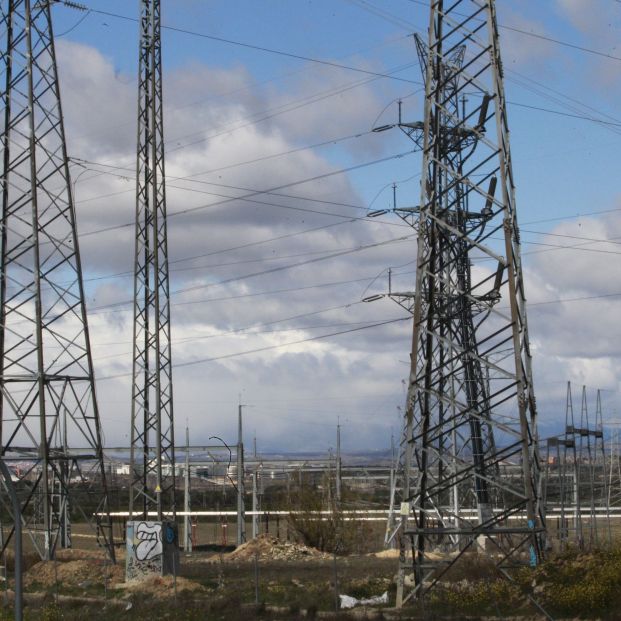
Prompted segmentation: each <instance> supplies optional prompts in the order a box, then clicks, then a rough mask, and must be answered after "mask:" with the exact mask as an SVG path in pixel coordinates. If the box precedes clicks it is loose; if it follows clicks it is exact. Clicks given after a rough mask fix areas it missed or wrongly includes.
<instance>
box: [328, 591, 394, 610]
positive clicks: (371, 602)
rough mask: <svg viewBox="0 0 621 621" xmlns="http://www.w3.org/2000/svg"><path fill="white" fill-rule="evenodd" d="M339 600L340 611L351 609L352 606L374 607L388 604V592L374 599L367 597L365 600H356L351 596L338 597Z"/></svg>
mask: <svg viewBox="0 0 621 621" xmlns="http://www.w3.org/2000/svg"><path fill="white" fill-rule="evenodd" d="M339 597H340V598H341V606H340V607H341V610H345V609H347V608H353V607H354V606H376V605H378V604H387V603H388V591H386V592H385V593H383V594H382V595H376V596H375V597H368V598H366V599H357V598H355V597H352V596H351V595H339Z"/></svg>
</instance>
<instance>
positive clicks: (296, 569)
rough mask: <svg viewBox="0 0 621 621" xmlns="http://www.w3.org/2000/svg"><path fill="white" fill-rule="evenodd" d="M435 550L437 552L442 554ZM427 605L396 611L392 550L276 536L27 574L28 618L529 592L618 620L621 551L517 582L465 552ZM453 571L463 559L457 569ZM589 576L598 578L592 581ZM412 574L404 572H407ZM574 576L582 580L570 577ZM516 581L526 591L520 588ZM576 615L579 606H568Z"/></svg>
mask: <svg viewBox="0 0 621 621" xmlns="http://www.w3.org/2000/svg"><path fill="white" fill-rule="evenodd" d="M435 560H438V561H441V560H442V559H441V558H439V557H438V558H437V559H435ZM462 560H463V561H464V562H463V563H461V564H460V566H459V569H458V570H456V571H453V570H451V574H450V576H451V577H450V579H446V580H443V581H442V582H441V583H439V584H438V586H437V587H436V588H435V589H434V591H433V593H434V595H433V596H429V597H428V598H427V599H426V600H425V602H424V603H423V604H422V605H421V604H414V605H408V606H406V607H405V608H404V609H403V610H401V611H397V610H395V609H394V608H392V606H394V601H395V591H396V583H395V575H396V572H397V558H396V553H395V552H394V551H383V552H377V553H371V554H360V555H350V556H336V557H335V556H333V555H330V554H326V553H324V552H321V551H319V550H316V549H313V548H310V547H308V546H304V545H302V544H300V543H293V542H288V541H281V540H278V539H276V538H275V537H272V536H271V535H263V536H261V537H259V538H258V539H256V540H251V541H249V542H248V543H246V544H244V545H242V546H240V547H238V548H237V549H236V550H234V551H232V552H231V551H226V549H223V550H220V551H215V552H214V551H213V550H212V551H198V552H194V553H192V554H190V555H185V554H183V553H181V565H180V572H179V575H177V576H166V577H160V576H154V577H152V578H149V579H148V580H144V581H140V582H134V583H129V584H126V583H125V581H124V578H125V567H124V553H123V550H118V554H117V561H118V562H117V564H116V565H114V564H112V563H110V561H109V560H108V558H107V557H106V555H105V554H104V553H103V551H102V550H95V549H90V550H88V549H72V550H60V551H59V552H58V554H57V558H56V560H55V561H53V562H52V561H50V562H40V561H39V562H37V561H36V559H31V560H30V561H29V566H28V568H27V571H26V572H25V575H24V587H25V619H26V621H34V620H36V621H61V620H67V621H74V620H75V621H78V620H79V621H86V620H88V621H100V620H104V619H127V620H128V621H146V620H148V621H154V620H157V619H169V620H172V621H177V620H178V621H181V620H184V621H212V620H213V621H216V620H218V621H252V620H255V619H257V620H258V619H267V620H274V621H275V620H287V621H297V620H298V619H320V618H324V619H340V620H343V621H344V620H345V619H369V620H371V619H378V620H379V619H385V620H387V621H390V620H393V619H394V620H405V619H434V620H436V619H437V620H439V619H469V620H474V619H487V620H491V619H495V620H496V621H498V620H500V619H521V620H522V621H526V620H527V619H542V618H544V617H543V616H541V615H540V614H538V613H537V611H536V609H534V608H533V607H532V606H531V605H530V604H529V603H528V601H527V598H526V597H525V596H524V593H525V592H526V591H528V592H530V593H534V594H535V595H536V596H537V597H538V598H539V599H540V601H544V602H552V603H553V604H554V605H555V606H556V607H557V610H558V611H561V612H562V613H567V614H556V613H555V614H554V615H553V618H555V619H562V618H565V619H569V618H576V617H579V618H583V619H596V618H598V619H617V618H619V617H618V616H616V614H617V611H618V610H619V604H620V603H621V602H620V601H619V600H620V599H621V594H619V593H618V584H619V583H620V582H621V550H617V551H601V552H598V553H593V554H573V555H571V554H570V555H565V556H559V557H558V558H556V559H554V560H552V561H550V562H548V563H547V564H546V565H545V566H542V567H541V568H537V569H536V570H533V571H530V573H528V574H527V575H526V574H525V575H524V576H523V579H522V584H521V585H520V584H511V583H509V582H508V581H507V580H502V579H500V578H499V577H498V575H497V572H495V570H494V566H493V563H492V562H491V561H490V560H489V559H487V558H486V557H483V556H477V555H473V556H472V557H470V558H464V559H462ZM455 569H456V568H455ZM591 577H592V579H591ZM407 578H408V580H409V579H410V578H409V576H408V577H407ZM572 581H574V582H575V586H572V585H573V582H572ZM12 582H13V581H12V579H11V577H10V576H9V581H8V583H6V585H5V586H6V587H7V588H6V590H5V597H4V599H2V598H0V602H4V606H3V607H2V606H0V621H8V619H12V614H13V613H12V608H11V605H10V602H11V598H12V587H13V584H12ZM520 589H521V590H520ZM386 592H387V593H388V601H389V603H388V605H387V606H386V605H384V606H383V607H373V606H366V607H359V608H354V609H353V610H351V611H338V612H336V610H337V602H338V601H339V595H349V596H352V597H355V598H357V599H366V598H373V597H377V596H381V595H382V594H383V593H386ZM572 613H574V614H572Z"/></svg>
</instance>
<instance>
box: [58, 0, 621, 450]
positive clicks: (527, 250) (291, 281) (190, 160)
mask: <svg viewBox="0 0 621 621" xmlns="http://www.w3.org/2000/svg"><path fill="white" fill-rule="evenodd" d="M84 5H85V6H86V7H88V10H86V11H79V10H76V9H73V8H68V7H66V6H62V5H57V6H55V7H54V9H53V12H54V20H55V21H54V29H55V34H56V45H57V56H58V65H59V74H60V80H61V93H62V99H63V108H64V115H65V124H66V131H67V140H68V149H69V154H70V156H71V158H72V166H71V172H72V177H73V183H74V189H75V197H76V211H77V219H78V229H79V235H80V247H81V252H82V263H83V267H84V278H85V283H86V291H87V296H88V299H87V310H88V313H89V324H90V328H91V339H92V342H93V356H94V364H95V373H96V379H97V394H98V399H99V406H100V411H101V416H102V426H103V431H104V435H105V443H106V444H107V445H119V444H121V445H123V444H125V445H127V444H128V443H129V429H130V420H129V412H130V397H131V394H130V373H131V328H132V325H131V324H132V314H131V305H130V304H129V303H128V302H129V301H130V300H131V296H132V269H133V251H134V246H133V244H134V231H133V216H134V200H135V180H134V168H135V149H136V145H135V141H136V138H135V136H136V118H135V117H136V109H137V103H136V99H137V80H136V77H137V71H138V67H137V62H138V31H137V22H136V19H137V16H138V2H137V1H136V2H134V1H132V2H128V1H127V0H122V1H121V0H105V1H104V0H87V1H85V2H84ZM497 12H498V20H499V23H500V25H501V28H500V35H501V40H500V43H501V54H502V58H503V65H504V68H505V87H506V95H507V100H508V101H509V108H508V115H509V125H510V129H511V149H512V155H513V165H514V173H515V180H516V187H517V211H518V221H519V222H520V225H521V235H522V244H523V246H522V248H523V259H524V271H525V283H526V294H527V298H528V302H529V306H528V318H529V328H530V333H531V343H532V348H533V356H534V362H533V366H534V382H535V391H536V395H537V402H538V409H539V416H540V427H541V432H542V435H544V436H545V435H548V434H551V433H559V432H560V431H561V428H562V425H563V422H564V415H565V391H566V386H567V382H568V381H571V382H572V386H573V392H574V404H575V406H579V403H580V399H579V397H580V394H579V392H580V389H581V387H582V385H585V386H587V395H588V399H589V400H588V404H589V408H590V415H591V416H593V412H594V407H595V393H596V390H597V389H601V390H602V393H601V394H602V401H603V407H604V418H605V419H606V420H607V421H610V423H611V425H612V426H611V429H612V428H616V427H615V426H614V423H616V422H617V421H619V420H620V415H621V409H620V408H619V397H620V394H619V391H620V383H619V377H620V371H621V338H620V337H621V329H620V328H619V321H618V318H619V316H621V278H620V276H621V261H620V253H621V247H620V243H621V242H620V241H619V240H621V196H620V195H621V191H620V188H619V183H618V179H619V175H618V170H619V168H618V149H619V146H620V143H621V111H619V110H618V102H619V101H621V80H620V78H621V46H619V41H621V37H620V34H621V33H620V32H619V30H620V28H621V2H618V1H617V0H547V1H546V2H543V3H542V2H540V1H538V0H500V1H499V2H498V3H497ZM162 14H163V26H164V29H163V33H162V50H163V66H164V124H165V136H166V170H167V176H168V179H167V198H168V212H169V250H170V268H171V283H170V287H171V292H172V293H171V304H172V306H171V313H172V335H173V378H174V407H175V421H176V425H175V428H176V433H177V437H178V438H181V437H183V430H184V427H185V426H186V424H187V425H188V426H189V428H190V433H191V438H192V444H203V443H208V442H209V437H210V436H220V437H223V438H227V439H228V440H229V441H231V442H234V441H235V439H234V438H235V436H234V434H235V429H236V415H237V405H238V403H239V402H240V400H241V402H242V403H243V404H245V405H246V406H247V407H246V408H245V410H244V412H245V430H246V437H245V441H246V442H247V443H248V442H251V440H252V437H253V436H254V435H256V439H257V440H256V441H257V447H258V449H259V451H272V450H291V451H301V450H325V449H327V448H328V447H334V445H335V438H336V425H337V422H338V421H340V423H341V425H342V429H343V431H342V444H343V449H344V450H345V451H354V450H362V449H384V448H387V447H388V446H389V445H390V439H391V434H394V435H395V436H398V434H399V432H400V430H401V408H402V406H403V402H404V395H405V392H404V391H405V384H404V378H405V377H406V376H407V372H408V368H409V362H408V360H409V349H410V345H411V321H409V320H408V317H407V313H405V312H404V311H403V310H402V309H400V307H398V306H397V305H396V304H395V303H394V302H392V301H391V300H389V299H385V298H384V299H382V300H379V301H376V302H373V303H366V302H363V301H362V300H363V299H364V298H366V297H368V296H371V295H374V294H381V293H384V292H385V291H386V289H387V286H388V283H387V273H388V269H389V268H390V269H391V273H392V275H393V276H392V278H393V287H394V288H399V289H412V288H413V283H414V269H415V252H416V243H415V239H414V236H413V235H414V231H413V230H412V229H411V228H409V227H407V226H404V224H403V222H401V221H400V220H399V219H398V218H397V217H396V216H394V215H392V214H387V215H384V216H382V217H380V218H372V219H371V218H367V217H366V215H367V213H368V212H369V211H370V210H374V209H386V208H390V207H392V204H393V193H392V186H393V184H396V196H397V204H398V205H399V206H407V205H414V204H416V202H417V196H418V194H419V179H420V172H421V158H420V154H419V153H415V152H413V146H414V145H413V143H412V142H411V141H409V139H408V138H407V137H406V136H404V135H403V134H400V133H399V132H397V131H386V132H381V133H374V132H372V129H373V127H377V126H380V125H384V124H390V123H394V122H395V121H396V120H397V101H399V100H401V101H402V110H403V116H404V120H412V121H415V120H421V119H422V92H421V87H422V77H421V72H420V68H419V65H418V60H417V56H416V51H415V47H414V44H413V39H412V36H411V35H412V33H416V32H418V33H420V34H424V33H425V30H426V24H427V22H428V5H427V3H426V2H424V1H422V0H421V1H419V0H389V1H388V0H233V1H231V0H228V1H226V2H225V1H221V0H175V1H174V2H173V1H171V0H162ZM337 65H338V66H337ZM576 410H577V414H579V413H580V409H579V407H576Z"/></svg>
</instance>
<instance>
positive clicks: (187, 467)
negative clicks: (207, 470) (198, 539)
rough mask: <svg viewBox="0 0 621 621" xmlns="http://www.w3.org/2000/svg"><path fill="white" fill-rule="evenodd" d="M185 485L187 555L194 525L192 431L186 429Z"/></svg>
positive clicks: (184, 526) (184, 534) (185, 547)
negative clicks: (192, 512) (191, 463)
mask: <svg viewBox="0 0 621 621" xmlns="http://www.w3.org/2000/svg"><path fill="white" fill-rule="evenodd" d="M184 474H185V477H184V479H185V485H184V497H183V511H184V513H185V517H184V518H183V549H184V551H185V553H186V554H189V553H191V552H192V524H191V521H190V500H191V499H190V429H189V427H186V428H185V473H184Z"/></svg>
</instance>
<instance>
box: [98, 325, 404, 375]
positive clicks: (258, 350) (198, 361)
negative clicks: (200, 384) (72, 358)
mask: <svg viewBox="0 0 621 621" xmlns="http://www.w3.org/2000/svg"><path fill="white" fill-rule="evenodd" d="M411 319H412V318H411V317H410V316H409V315H408V316H407V317H400V318H398V319H390V320H387V321H380V322H377V323H373V324H370V325H368V326H363V327H359V328H350V329H348V330H339V331H338V332H330V333H329V334H320V335H318V336H311V337H308V338H305V339H298V340H296V341H289V342H288V343H280V344H278V345H266V346H264V347H258V348H256V349H251V350H246V351H241V352H235V353H231V354H224V355H222V356H214V357H211V358H198V359H196V360H189V361H188V362H182V363H179V364H176V365H175V368H176V369H178V368H182V367H190V366H194V365H197V364H204V363H206V362H217V361H219V360H229V359H231V358H238V357H240V356H247V355H248V354H257V353H262V352H265V351H270V350H274V349H282V348H283V347H290V346H291V345H301V344H303V343H310V342H312V341H321V340H325V339H328V338H332V337H334V336H341V335H343V334H351V333H352V332H361V331H362V330H369V329H371V328H377V327H380V326H385V325H389V324H393V323H398V322H401V321H411ZM129 375H131V373H119V374H118V375H108V376H107V377H100V378H98V380H97V381H98V382H103V381H106V380H111V379H118V378H122V377H128V376H129Z"/></svg>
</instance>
